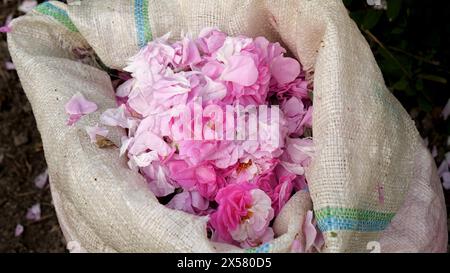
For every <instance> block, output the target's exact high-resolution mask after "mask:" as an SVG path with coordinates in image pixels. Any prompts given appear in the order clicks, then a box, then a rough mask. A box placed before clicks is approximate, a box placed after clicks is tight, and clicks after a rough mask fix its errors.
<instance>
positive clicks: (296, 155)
mask: <svg viewBox="0 0 450 273" xmlns="http://www.w3.org/2000/svg"><path fill="white" fill-rule="evenodd" d="M168 39H169V36H168V35H166V36H163V37H161V38H158V39H156V40H154V41H152V42H150V43H149V44H148V45H147V46H145V47H144V48H142V49H141V51H140V52H139V53H138V54H137V55H135V56H134V57H132V58H131V60H130V63H129V65H128V66H127V67H126V68H125V71H127V72H129V73H131V77H129V78H128V79H127V80H126V81H124V82H123V83H122V84H121V85H120V86H119V87H118V88H117V91H116V98H117V104H118V107H117V108H112V109H108V110H106V111H105V112H104V113H103V114H102V115H101V118H100V122H101V123H102V124H103V125H104V126H112V127H116V126H118V127H121V128H124V129H125V130H126V136H125V137H123V138H122V142H121V147H120V156H127V158H128V165H129V167H130V168H131V169H134V170H136V171H139V172H140V173H141V174H142V175H143V176H144V177H145V178H146V180H147V181H148V184H149V188H150V189H151V191H152V192H153V193H154V194H155V196H157V197H158V198H159V200H160V201H161V203H163V204H165V205H166V206H167V207H170V208H173V209H177V210H182V211H185V212H187V213H191V214H195V215H209V216H210V221H209V224H208V229H209V234H210V235H211V239H212V240H214V241H217V242H226V243H230V244H234V245H237V246H241V247H244V248H247V247H255V246H258V245H260V244H261V243H265V242H268V241H270V240H271V239H273V237H274V232H273V230H272V227H271V225H272V223H273V219H274V218H275V217H276V216H277V215H278V214H279V213H280V211H281V210H282V208H283V206H284V205H285V204H286V202H287V201H288V200H289V198H290V197H291V196H292V195H293V194H294V193H295V192H296V191H299V190H304V189H306V188H307V181H306V179H305V176H304V174H305V167H307V166H308V165H309V163H310V160H311V155H312V153H313V146H312V139H311V138H310V137H306V135H307V134H309V133H308V132H310V128H311V124H312V101H311V99H310V94H309V92H308V89H307V82H306V80H305V78H304V73H303V71H302V69H301V65H300V64H299V62H298V61H296V60H295V59H293V58H291V57H287V56H285V55H286V50H285V49H284V48H283V47H281V46H280V44H279V43H271V42H269V41H268V40H267V39H265V38H263V37H257V38H248V37H245V36H237V37H230V36H228V35H227V34H225V33H224V32H221V31H219V30H217V29H215V28H208V29H204V30H203V31H201V33H200V34H199V36H198V38H195V39H193V38H190V37H189V36H185V37H183V38H182V40H181V41H177V42H174V43H171V42H169V41H168ZM211 105H213V106H214V107H215V109H217V108H218V109H221V110H223V113H225V112H226V108H227V107H230V106H232V107H234V108H235V109H241V108H239V106H241V107H242V108H244V107H249V106H255V107H259V106H261V105H263V106H266V107H267V109H269V110H270V111H272V112H271V115H270V118H269V119H268V123H269V122H270V121H271V120H275V117H278V118H277V119H276V122H277V125H278V127H275V128H277V130H276V131H275V132H274V131H273V130H272V131H270V130H269V129H268V128H269V127H270V126H259V127H258V128H259V130H260V131H259V132H258V133H260V134H261V133H262V134H266V135H270V134H277V135H278V138H279V141H278V145H274V144H273V143H272V142H270V141H267V139H265V138H262V137H256V138H253V139H236V138H233V139H228V138H225V137H223V138H208V136H207V135H208V134H209V135H211V132H210V131H214V132H216V131H217V130H216V129H217V127H219V124H222V125H223V127H226V128H232V130H230V131H231V132H232V134H239V133H241V132H240V131H241V130H242V128H240V127H238V126H237V125H236V124H235V123H236V117H235V116H234V115H233V116H226V117H223V116H219V115H207V114H205V110H206V108H207V107H208V106H211ZM180 107H182V108H180ZM196 107H199V108H201V109H202V110H203V111H204V112H203V115H200V116H198V115H196V114H195V111H196ZM96 109H97V106H96V105H95V104H94V103H92V102H90V101H88V100H87V99H86V98H84V97H83V96H82V95H81V94H76V95H75V96H74V97H73V98H72V99H71V100H70V101H69V102H68V103H67V105H66V111H67V112H68V113H69V115H70V117H69V120H68V124H69V125H72V124H74V123H75V122H77V121H78V120H79V119H80V118H82V116H83V115H86V114H88V113H91V112H93V111H95V110H96ZM180 109H182V110H180ZM181 111H185V112H186V111H187V112H188V113H189V114H192V115H191V116H190V115H187V116H188V117H189V118H188V119H186V116H183V115H179V113H180V112H181ZM239 111H240V110H238V111H237V112H239ZM270 111H269V112H270ZM215 113H216V112H215ZM244 116H245V115H244ZM218 117H219V118H218ZM245 118H246V121H247V120H248V119H249V118H248V116H245ZM186 124H188V126H186ZM182 125H183V126H185V127H183V128H186V127H187V128H189V130H190V131H189V130H188V132H189V133H192V132H193V131H195V129H194V128H203V129H202V130H200V133H199V134H200V135H198V131H197V135H196V136H197V137H198V136H200V139H199V138H190V137H186V136H192V134H191V135H189V134H187V135H186V132H184V133H180V132H181V130H180V128H181V127H182ZM222 125H221V126H222ZM225 125H226V126H225ZM266 125H269V124H266ZM270 128H271V129H273V128H274V127H270ZM86 129H87V132H88V134H89V136H90V138H91V140H92V142H96V140H98V139H99V138H105V137H107V134H108V130H107V129H105V128H103V127H99V126H98V125H96V126H93V127H87V128H86ZM244 130H246V129H245V128H244ZM261 130H262V132H261ZM264 130H265V131H264ZM226 133H229V132H228V130H227V132H226ZM226 133H224V135H225V134H226ZM194 134H195V133H194ZM213 135H214V134H213ZM233 136H235V135H233ZM310 218H312V217H310ZM311 221H312V219H310V220H309V223H307V224H309V226H311V225H312V224H311ZM312 234H314V236H313V237H315V234H316V233H314V232H312ZM317 234H319V233H318V232H317ZM318 236H319V235H318ZM309 240H310V241H311V240H312V241H314V240H315V238H312V239H311V238H309ZM297 248H298V247H297ZM302 250H303V251H307V249H305V248H304V247H303V248H302Z"/></svg>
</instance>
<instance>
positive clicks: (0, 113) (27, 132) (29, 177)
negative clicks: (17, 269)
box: [0, 0, 65, 253]
mask: <svg viewBox="0 0 450 273" xmlns="http://www.w3.org/2000/svg"><path fill="white" fill-rule="evenodd" d="M2 1H3V2H2ZM17 2H18V1H4V0H0V22H1V23H0V24H3V22H4V21H5V18H6V16H7V15H8V14H10V13H12V12H17V11H16V10H17ZM16 15H19V14H16ZM9 60H10V56H9V53H8V49H7V44H6V35H5V34H1V39H0V253H2V252H64V251H65V244H64V242H63V237H62V233H61V231H60V228H59V225H58V220H57V219H56V215H55V210H54V208H53V205H52V198H51V195H50V188H49V186H48V184H47V185H46V186H45V187H44V188H43V189H39V188H37V187H36V186H35V185H34V182H33V181H34V178H35V177H36V176H37V175H38V174H40V173H42V172H43V171H44V170H45V168H46V163H45V159H44V151H43V149H42V142H41V137H40V135H39V132H38V130H37V128H36V122H35V120H34V117H33V112H32V110H31V106H30V104H29V102H28V100H27V98H26V96H25V94H24V92H23V90H22V87H21V85H20V82H19V79H18V76H17V74H16V72H15V71H7V70H5V67H4V62H5V61H9ZM36 203H40V206H41V219H40V220H39V221H34V222H33V221H30V220H26V217H25V215H26V213H27V210H28V208H30V207H31V206H33V205H34V204H36ZM17 224H21V225H23V226H24V232H23V234H22V235H21V236H18V237H15V236H14V231H15V228H16V225H17Z"/></svg>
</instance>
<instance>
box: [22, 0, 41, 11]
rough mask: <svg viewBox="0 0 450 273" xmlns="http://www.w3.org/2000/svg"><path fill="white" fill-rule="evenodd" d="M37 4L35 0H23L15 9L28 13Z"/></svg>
mask: <svg viewBox="0 0 450 273" xmlns="http://www.w3.org/2000/svg"><path fill="white" fill-rule="evenodd" d="M37 4H38V3H37V1H36V0H24V1H23V2H22V4H21V5H20V6H19V7H18V8H17V9H18V10H19V11H21V12H23V13H29V12H30V11H32V10H33V9H34V8H35V7H36V6H37Z"/></svg>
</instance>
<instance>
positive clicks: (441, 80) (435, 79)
mask: <svg viewBox="0 0 450 273" xmlns="http://www.w3.org/2000/svg"><path fill="white" fill-rule="evenodd" d="M418 77H419V78H421V79H424V80H429V81H433V82H438V83H442V84H447V79H446V78H443V77H440V76H437V75H430V74H419V75H418Z"/></svg>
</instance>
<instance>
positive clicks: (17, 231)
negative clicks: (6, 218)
mask: <svg viewBox="0 0 450 273" xmlns="http://www.w3.org/2000/svg"><path fill="white" fill-rule="evenodd" d="M23 230H24V228H23V226H22V225H21V224H17V226H16V228H15V230H14V236H15V237H19V236H20V235H22V233H23Z"/></svg>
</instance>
